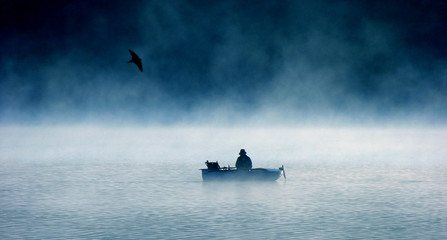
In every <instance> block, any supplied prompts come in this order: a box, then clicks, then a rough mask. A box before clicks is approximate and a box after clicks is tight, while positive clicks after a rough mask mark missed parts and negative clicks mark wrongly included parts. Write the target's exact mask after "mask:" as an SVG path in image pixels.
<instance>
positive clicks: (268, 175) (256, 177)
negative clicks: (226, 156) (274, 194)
mask: <svg viewBox="0 0 447 240" xmlns="http://www.w3.org/2000/svg"><path fill="white" fill-rule="evenodd" d="M201 170H202V179H203V181H276V180H277V179H278V178H280V177H281V176H283V174H284V171H283V169H270V168H255V169H251V170H249V171H242V170H218V171H210V170H208V169H201Z"/></svg>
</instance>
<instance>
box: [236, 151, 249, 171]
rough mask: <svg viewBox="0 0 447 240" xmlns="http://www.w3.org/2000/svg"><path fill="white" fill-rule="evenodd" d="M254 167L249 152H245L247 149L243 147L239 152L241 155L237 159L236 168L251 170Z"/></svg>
mask: <svg viewBox="0 0 447 240" xmlns="http://www.w3.org/2000/svg"><path fill="white" fill-rule="evenodd" d="M251 167H252V165H251V159H250V157H249V156H247V153H246V152H245V149H241V151H240V152H239V157H238V158H237V160H236V168H237V170H246V171H248V170H250V169H251Z"/></svg>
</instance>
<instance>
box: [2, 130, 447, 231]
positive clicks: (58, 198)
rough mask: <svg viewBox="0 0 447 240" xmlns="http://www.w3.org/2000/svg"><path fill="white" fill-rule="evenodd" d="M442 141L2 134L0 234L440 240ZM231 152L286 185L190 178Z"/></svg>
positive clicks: (419, 133) (285, 134)
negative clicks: (273, 171) (281, 171)
mask: <svg viewBox="0 0 447 240" xmlns="http://www.w3.org/2000/svg"><path fill="white" fill-rule="evenodd" d="M446 137H447V131H446V130H445V129H444V130H443V129H441V130H414V129H413V130H411V129H410V130H409V129H397V130H396V129H337V130H327V129H326V130H321V129H310V130H309V129H306V130H302V129H269V130H265V129H264V130H262V129H260V130H259V129H258V130H256V129H251V130H247V129H245V130H244V129H191V128H189V129H186V128H185V129H181V128H173V129H111V128H81V127H78V128H0V164H1V168H0V239H447V164H446V163H447V162H446V156H447V150H446V149H445V146H447V144H446V143H447V142H446V139H447V138H446ZM240 148H245V149H246V150H247V152H248V155H249V156H251V157H252V159H253V164H254V167H272V168H274V167H279V166H281V165H282V164H284V165H285V167H286V173H287V181H284V179H280V180H278V181H276V182H271V183H203V182H202V180H201V176H200V171H199V170H198V169H199V168H202V167H204V161H205V160H207V159H209V160H218V161H219V162H220V163H221V165H228V164H231V165H234V162H235V160H236V157H237V153H238V152H239V149H240Z"/></svg>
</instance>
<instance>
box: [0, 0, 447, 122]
mask: <svg viewBox="0 0 447 240" xmlns="http://www.w3.org/2000/svg"><path fill="white" fill-rule="evenodd" d="M445 10H446V4H445V3H443V2H442V1H386V2H382V1H374V2H370V1H312V2H309V1H280V2H272V1H257V2H256V3H252V2H245V1H242V2H241V1H211V2H210V1H168V2H166V1H133V2H132V3H128V2H123V1H99V0H98V1H88V2H78V1H64V2H59V1H43V2H41V1H39V2H35V1H14V2H9V3H8V4H6V5H5V6H4V7H2V10H0V11H1V14H0V15H1V17H0V18H1V19H0V20H1V22H2V25H1V29H0V31H1V32H0V33H1V34H0V35H1V37H0V46H2V54H1V56H0V121H1V122H2V123H3V124H17V123H18V124H44V125H48V124H50V125H51V124H58V125H60V124H63V125H64V124H68V125H71V124H92V123H94V124H99V125H104V124H106V125H108V124H113V125H134V124H138V125H154V124H155V125H166V124H168V125H173V124H187V125H190V124H194V125H204V124H206V125H222V124H223V125H234V124H236V125H239V124H241V125H244V124H245V125H247V124H249V125H251V124H258V125H283V124H287V125H297V124H298V125H303V124H304V125H309V124H310V125H315V124H317V125H351V124H354V125H365V124H367V125H374V124H385V125H387V124H393V125H394V124H397V125H402V124H405V125H414V124H416V125H432V124H436V125H444V124H445V120H446V117H447V115H446V114H447V110H446V109H447V99H446V96H447V95H446V94H445V93H446V91H447V77H446V76H447V75H446V74H447V73H446V69H447V68H446V63H447V61H446V54H447V47H446V46H445V44H444V43H445V42H446V41H447V34H446V31H445V29H446V27H447V26H446V22H447V19H446V16H445V14H444V13H445ZM128 49H132V50H134V51H135V52H137V53H138V54H139V55H140V57H141V58H142V59H143V65H144V72H143V73H140V72H139V71H138V69H137V68H136V66H135V65H133V64H127V63H126V62H127V61H128V60H129V59H130V55H129V53H128Z"/></svg>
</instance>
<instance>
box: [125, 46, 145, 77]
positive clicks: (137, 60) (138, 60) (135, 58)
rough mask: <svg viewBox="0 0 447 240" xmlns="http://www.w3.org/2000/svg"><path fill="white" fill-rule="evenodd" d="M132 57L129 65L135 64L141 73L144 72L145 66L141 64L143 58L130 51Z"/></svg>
mask: <svg viewBox="0 0 447 240" xmlns="http://www.w3.org/2000/svg"><path fill="white" fill-rule="evenodd" d="M129 52H130V55H132V59H130V60H129V62H128V63H135V65H137V67H138V69H140V71H141V72H143V64H142V63H141V58H140V57H138V55H137V54H136V53H135V52H134V51H132V50H130V49H129Z"/></svg>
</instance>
